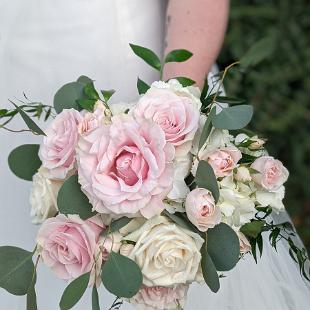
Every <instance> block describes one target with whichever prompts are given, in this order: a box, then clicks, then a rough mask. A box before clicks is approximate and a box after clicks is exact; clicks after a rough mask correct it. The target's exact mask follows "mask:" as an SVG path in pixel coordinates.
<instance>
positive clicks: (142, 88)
mask: <svg viewBox="0 0 310 310" xmlns="http://www.w3.org/2000/svg"><path fill="white" fill-rule="evenodd" d="M137 88H138V93H139V95H142V94H145V93H146V92H147V91H148V89H149V88H150V86H149V85H148V84H146V83H145V82H144V81H142V80H141V79H140V78H138V80H137Z"/></svg>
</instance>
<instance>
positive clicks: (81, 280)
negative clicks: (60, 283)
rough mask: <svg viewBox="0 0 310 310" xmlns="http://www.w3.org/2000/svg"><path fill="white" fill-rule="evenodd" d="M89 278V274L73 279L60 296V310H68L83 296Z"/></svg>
mask: <svg viewBox="0 0 310 310" xmlns="http://www.w3.org/2000/svg"><path fill="white" fill-rule="evenodd" d="M89 278H90V272H88V273H85V274H83V275H81V276H79V277H78V278H76V279H74V280H73V281H72V282H71V283H70V284H69V285H68V286H67V287H66V289H65V291H64V292H63V294H62V296H61V300H60V303H59V306H60V309H61V310H69V309H71V308H72V307H73V306H74V305H75V304H77V303H78V301H79V300H80V299H81V297H82V296H83V295H84V293H85V291H86V289H87V286H88V283H89Z"/></svg>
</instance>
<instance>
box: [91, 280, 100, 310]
mask: <svg viewBox="0 0 310 310" xmlns="http://www.w3.org/2000/svg"><path fill="white" fill-rule="evenodd" d="M91 299H92V310H100V303H99V296H98V290H97V287H96V285H94V286H93V290H92V297H91Z"/></svg>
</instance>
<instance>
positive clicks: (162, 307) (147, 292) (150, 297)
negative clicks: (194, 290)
mask: <svg viewBox="0 0 310 310" xmlns="http://www.w3.org/2000/svg"><path fill="white" fill-rule="evenodd" d="M187 291H188V285H184V284H180V285H177V286H174V287H164V286H152V287H148V286H143V287H142V288H141V290H140V291H139V292H138V293H137V294H136V295H135V296H134V297H132V298H131V299H130V300H129V302H130V303H131V304H133V305H134V307H135V309H137V310H172V309H179V308H180V307H181V308H182V309H183V307H184V305H185V300H186V295H187Z"/></svg>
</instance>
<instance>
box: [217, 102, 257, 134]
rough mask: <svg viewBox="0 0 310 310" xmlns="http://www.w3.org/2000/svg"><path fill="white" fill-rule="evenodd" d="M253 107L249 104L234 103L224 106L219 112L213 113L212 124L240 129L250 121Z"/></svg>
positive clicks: (220, 127) (222, 127) (221, 127)
mask: <svg viewBox="0 0 310 310" xmlns="http://www.w3.org/2000/svg"><path fill="white" fill-rule="evenodd" d="M252 116H253V107H252V106H250V105H236V106H233V107H229V108H224V109H223V110H222V111H221V112H220V113H219V114H217V115H214V117H213V118H212V124H213V126H214V127H215V128H219V129H228V130H237V129H242V128H243V127H245V126H246V125H247V124H249V122H250V121H251V119H252Z"/></svg>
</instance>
